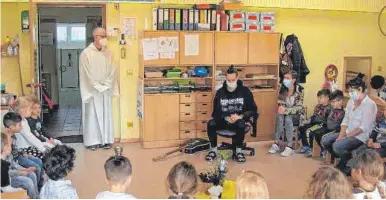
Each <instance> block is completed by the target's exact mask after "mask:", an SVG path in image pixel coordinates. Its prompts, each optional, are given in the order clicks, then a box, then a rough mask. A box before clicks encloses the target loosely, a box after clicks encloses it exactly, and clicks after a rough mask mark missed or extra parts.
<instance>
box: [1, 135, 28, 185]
mask: <svg viewBox="0 0 386 200" xmlns="http://www.w3.org/2000/svg"><path fill="white" fill-rule="evenodd" d="M6 140H7V138H6V136H5V135H4V134H1V147H0V148H1V192H2V193H3V192H18V191H22V190H23V189H22V188H14V187H12V186H11V179H10V176H9V168H10V166H11V163H9V162H8V161H7V156H8V155H10V154H11V148H10V147H9V145H7V144H6Z"/></svg>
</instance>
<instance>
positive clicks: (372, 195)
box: [353, 187, 382, 199]
mask: <svg viewBox="0 0 386 200" xmlns="http://www.w3.org/2000/svg"><path fill="white" fill-rule="evenodd" d="M353 194H354V199H382V198H381V194H380V193H379V190H378V187H375V190H374V191H372V192H364V191H363V190H360V189H358V188H356V189H354V193H353Z"/></svg>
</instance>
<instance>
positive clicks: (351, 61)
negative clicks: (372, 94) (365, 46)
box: [343, 56, 372, 92]
mask: <svg viewBox="0 0 386 200" xmlns="http://www.w3.org/2000/svg"><path fill="white" fill-rule="evenodd" d="M371 63H372V57H371V56H348V57H344V58H343V69H344V70H343V71H344V74H343V91H346V92H347V88H346V85H347V83H348V82H349V81H350V80H352V79H354V78H355V77H357V76H358V74H359V73H362V74H364V75H365V77H364V79H365V81H366V83H369V82H370V79H371Z"/></svg>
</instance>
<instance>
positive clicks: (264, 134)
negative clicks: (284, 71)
mask: <svg viewBox="0 0 386 200" xmlns="http://www.w3.org/2000/svg"><path fill="white" fill-rule="evenodd" d="M253 98H254V99H255V102H256V105H257V107H258V108H259V114H260V115H259V119H258V120H257V140H258V141H262V140H272V139H273V136H274V133H275V121H276V111H277V93H276V91H267V92H265V91H259V92H254V93H253Z"/></svg>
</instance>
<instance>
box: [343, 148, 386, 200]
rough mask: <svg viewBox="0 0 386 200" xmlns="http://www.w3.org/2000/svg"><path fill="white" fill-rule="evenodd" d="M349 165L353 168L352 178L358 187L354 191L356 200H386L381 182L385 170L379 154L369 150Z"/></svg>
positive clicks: (356, 157) (352, 160)
mask: <svg viewBox="0 0 386 200" xmlns="http://www.w3.org/2000/svg"><path fill="white" fill-rule="evenodd" d="M347 165H348V166H349V167H350V168H351V177H352V178H353V180H354V182H355V185H356V187H355V188H354V190H353V193H354V198H355V199H385V198H386V196H385V188H384V187H383V184H382V182H381V180H382V179H383V176H384V173H385V169H384V164H383V160H382V158H381V157H380V156H379V154H378V153H377V152H375V151H374V150H370V149H367V150H365V151H363V152H361V153H360V154H358V155H357V156H355V157H354V158H353V159H351V160H350V161H349V162H348V163H347Z"/></svg>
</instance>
